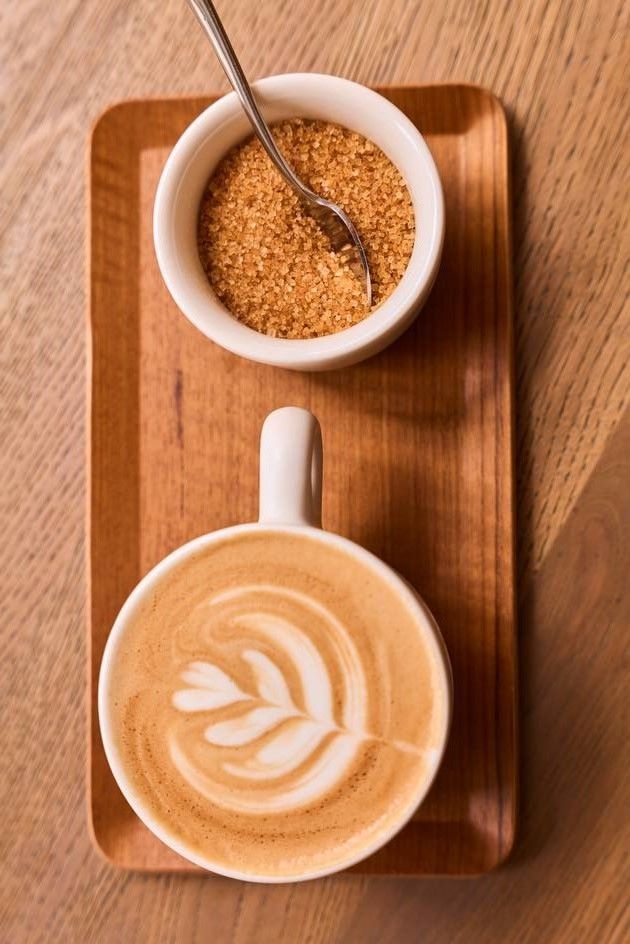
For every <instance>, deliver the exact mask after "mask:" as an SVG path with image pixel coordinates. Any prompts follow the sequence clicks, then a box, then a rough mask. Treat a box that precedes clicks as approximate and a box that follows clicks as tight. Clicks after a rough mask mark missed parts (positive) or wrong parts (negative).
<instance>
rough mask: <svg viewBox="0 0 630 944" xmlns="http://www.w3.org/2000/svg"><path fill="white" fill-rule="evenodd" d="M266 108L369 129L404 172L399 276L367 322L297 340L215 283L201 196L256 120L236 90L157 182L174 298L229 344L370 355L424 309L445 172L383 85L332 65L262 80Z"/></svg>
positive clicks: (272, 354)
mask: <svg viewBox="0 0 630 944" xmlns="http://www.w3.org/2000/svg"><path fill="white" fill-rule="evenodd" d="M254 90H255V94H256V99H257V101H258V103H259V105H260V108H261V110H262V112H263V114H264V116H265V118H266V119H267V120H268V121H270V122H273V121H279V120H282V119H286V118H294V117H301V118H310V119H320V120H326V121H332V122H335V123H337V124H339V125H343V126H344V127H346V128H349V129H351V130H352V131H357V132H359V133H360V134H362V135H363V136H364V137H366V138H369V139H370V140H371V141H373V142H374V143H375V144H376V145H378V147H379V148H380V149H381V150H382V151H383V152H384V153H385V154H386V155H387V156H388V157H389V159H390V160H391V161H392V163H394V164H395V165H396V167H397V168H398V169H399V171H400V173H401V174H402V176H403V178H404V180H405V182H406V184H407V187H408V189H409V193H410V194H411V199H412V202H413V208H414V214H415V224H416V238H415V242H414V248H413V252H412V255H411V259H410V260H409V265H408V266H407V270H406V272H405V274H404V276H403V278H402V279H401V281H400V283H399V284H398V286H397V287H396V289H395V290H394V292H393V293H392V294H391V295H390V297H389V298H388V299H387V300H386V301H385V302H383V304H382V305H380V306H379V307H378V308H377V309H376V310H375V311H374V312H373V313H372V314H371V315H369V316H368V317H367V318H365V319H364V320H363V321H362V322H360V323H359V324H356V325H353V326H352V327H351V328H346V329H345V330H344V331H340V332H338V333H337V334H332V335H327V336H326V337H322V338H309V339H306V340H290V339H286V338H272V337H268V336H267V335H264V334H260V333H259V332H257V331H254V330H253V329H251V328H248V327H246V326H245V325H244V324H241V323H240V322H239V321H237V320H236V319H235V318H234V317H233V316H232V315H231V314H230V313H229V311H228V310H227V308H226V307H225V306H224V305H223V304H222V303H221V302H220V301H219V300H218V299H217V297H216V296H215V294H214V293H213V291H212V289H211V287H210V285H209V283H208V280H207V278H206V275H205V273H204V271H203V268H202V266H201V262H200V260H199V255H198V252H197V216H198V210H199V203H200V201H201V197H202V194H203V191H204V188H205V186H206V183H207V181H208V179H209V177H210V176H211V174H212V172H213V170H214V168H215V167H216V165H217V164H218V162H219V161H220V160H221V159H222V158H223V157H224V156H225V154H226V153H227V152H228V151H229V150H230V148H232V147H234V145H235V144H237V143H238V142H239V141H241V140H243V139H244V138H246V137H247V136H248V135H250V134H251V127H250V125H249V122H248V120H247V118H246V116H245V113H244V112H243V110H242V108H241V106H240V104H239V101H238V99H237V97H236V94H235V93H234V92H232V93H231V94H229V95H226V96H224V97H223V98H221V99H219V100H218V101H217V102H215V103H214V105H211V106H210V107H209V108H207V109H206V110H205V111H204V112H202V114H201V115H199V117H198V118H196V119H195V121H193V123H192V124H191V125H190V126H189V127H188V128H187V129H186V131H184V133H183V135H182V136H181V138H180V139H179V141H178V142H177V144H176V145H175V147H174V148H173V150H172V152H171V154H170V156H169V158H168V160H167V162H166V165H165V167H164V171H163V172H162V176H161V178H160V182H159V185H158V189H157V194H156V199H155V209H154V217H153V234H154V241H155V250H156V254H157V259H158V264H159V266H160V270H161V272H162V276H163V278H164V281H165V282H166V285H167V287H168V290H169V292H170V293H171V295H172V296H173V299H174V301H175V302H176V304H177V305H178V306H179V308H180V309H181V310H182V312H183V313H184V315H185V316H186V317H187V318H188V320H189V321H191V322H192V323H193V324H194V325H195V326H196V327H197V328H199V330H200V331H201V332H202V333H203V334H205V335H206V337H208V338H210V339H211V340H213V341H215V342H216V343H217V344H220V345H221V346H222V347H224V348H226V349H227V350H228V351H232V352H233V353H234V354H239V355H240V356H241V357H247V358H249V359H250V360H254V361H260V362H261V363H263V364H273V365H275V366H277V367H288V368H293V369H295V370H324V369H327V368H330V367H342V366H345V365H348V364H354V363H356V362H357V361H360V360H363V359H364V358H366V357H370V356H371V355H372V354H376V353H377V352H378V351H380V350H382V349H383V348H384V347H385V346H386V345H388V344H390V343H391V342H392V341H393V340H395V338H397V337H398V336H399V335H400V334H401V333H402V332H403V331H404V330H405V328H407V327H408V325H409V324H410V323H411V322H412V321H413V319H414V318H415V316H416V315H417V314H418V312H419V310H420V308H421V307H422V305H423V304H424V302H425V301H426V298H427V296H428V294H429V291H430V289H431V286H432V284H433V281H434V279H435V276H436V274H437V270H438V266H439V261H440V255H441V251H442V244H443V239H444V200H443V196H442V187H441V184H440V178H439V176H438V172H437V169H436V166H435V163H434V161H433V158H432V157H431V153H430V151H429V149H428V147H427V145H426V144H425V141H424V139H423V137H422V135H421V134H420V132H419V131H418V130H417V128H416V127H415V125H413V124H412V123H411V121H409V119H408V118H407V117H406V116H405V115H403V113H402V112H401V111H400V110H399V109H398V108H396V107H395V106H394V105H392V104H391V102H389V101H387V99H385V98H383V97H382V96H381V95H378V94H377V93H376V92H373V91H371V90H370V89H367V88H365V87H364V86H362V85H357V83H356V82H350V81H348V80H347V79H341V78H338V77H337V76H332V75H317V74H313V73H298V74H294V75H275V76H271V77H269V78H266V79H261V80H260V81H259V82H256V83H255V85H254Z"/></svg>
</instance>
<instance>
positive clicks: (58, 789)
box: [0, 0, 630, 944]
mask: <svg viewBox="0 0 630 944" xmlns="http://www.w3.org/2000/svg"><path fill="white" fill-rule="evenodd" d="M220 9H221V12H222V13H223V15H224V16H225V21H226V25H227V27H228V29H229V31H230V33H231V35H232V37H233V39H234V43H235V45H236V47H237V49H238V51H239V52H240V53H241V54H242V58H243V61H244V65H245V67H246V68H247V70H248V72H249V73H250V74H251V75H252V76H260V75H264V74H268V73H272V72H285V71H290V70H299V69H306V70H321V71H330V72H336V73H338V74H342V75H347V76H349V77H351V78H354V79H356V80H358V81H360V82H363V83H365V84H379V83H381V84H385V83H399V84H403V83H407V84H413V83H416V84H417V83H420V82H423V83H426V82H442V81H458V80H459V81H467V82H474V83H478V84H480V85H484V86H487V87H489V88H491V89H492V90H493V91H494V92H495V93H496V94H497V95H498V96H499V97H500V99H501V100H502V102H503V104H504V105H505V106H506V108H507V109H508V114H509V116H510V135H511V142H512V145H513V151H514V161H513V181H514V236H515V240H514V261H515V288H516V308H515V312H516V369H517V379H518V383H517V398H516V407H517V446H518V448H517V470H518V502H517V508H518V525H519V527H518V538H519V554H518V565H519V581H520V637H521V641H522V660H521V661H522V672H521V684H522V689H523V698H522V712H521V715H522V717H521V731H522V736H523V759H522V773H523V776H522V787H523V789H522V809H521V826H520V840H519V841H518V842H517V847H516V854H515V857H514V859H513V861H512V863H511V864H510V865H509V866H507V867H506V868H505V869H503V870H501V871H500V872H498V873H496V874H491V875H489V876H488V877H486V878H484V879H480V880H472V881H465V882H449V881H442V882H438V881H436V882H434V881H427V880H421V881H416V880H394V879H366V878H362V877H356V876H346V877H342V878H338V879H331V880H329V881H324V882H317V883H312V884H309V885H304V886H300V887H283V888H273V889H263V888H256V887H252V886H241V885H238V884H237V883H234V882H229V881H220V880H216V881H215V880H206V879H205V878H197V877H175V876H163V877H162V876H160V877H152V878H146V877H144V878H143V877H139V876H125V875H122V874H120V873H118V872H117V871H116V870H114V869H112V868H111V867H109V866H108V865H106V864H105V863H104V862H103V861H101V860H99V859H98V858H97V857H96V856H95V855H94V853H93V851H92V848H91V844H90V841H89V838H88V835H87V829H86V812H85V800H84V758H85V745H86V731H85V722H84V701H85V684H84V664H85V647H84V635H83V626H84V612H85V600H86V587H85V580H84V576H83V575H84V570H85V544H84V537H83V518H84V497H85V415H84V402H85V382H86V374H85V329H84V317H85V315H84V313H85V291H84V272H83V267H84V263H83V260H84V256H85V249H84V233H85V209H84V208H85V186H84V175H83V167H84V152H85V142H86V138H87V136H88V132H89V129H90V126H91V124H92V123H93V121H94V120H95V119H96V117H97V116H98V115H99V114H100V113H101V112H102V111H103V109H104V108H105V107H106V106H107V105H108V104H110V103H111V102H112V101H116V100H119V99H122V98H139V99H141V98H146V97H159V96H177V95H207V94H209V93H210V92H211V91H222V90H224V89H225V88H226V84H225V80H224V79H223V76H222V74H221V72H220V69H219V67H218V65H217V64H216V63H215V61H214V59H213V57H212V54H211V53H210V52H209V50H208V48H207V44H206V43H205V41H204V39H203V36H202V35H201V33H200V31H199V30H198V28H197V26H196V25H195V23H194V20H193V18H192V16H191V14H190V13H189V11H188V10H187V9H186V6H185V4H184V3H182V2H181V0H165V2H163V3H161V4H160V5H159V7H156V5H155V4H154V3H149V2H148V0H136V2H134V3H133V4H129V3H127V2H125V0H103V2H101V3H99V4H92V3H80V2H79V0H59V2H58V3H56V4H52V5H51V4H46V5H44V4H43V3H42V2H41V0H24V2H23V3H21V4H14V5H11V6H7V5H5V6H4V7H3V9H2V12H1V14H0V16H1V17H2V27H3V28H2V30H0V43H2V50H1V51H0V62H2V64H3V66H2V79H3V89H4V90H6V95H5V96H4V97H5V101H6V104H5V108H4V112H3V114H2V118H1V119H0V120H1V122H2V125H1V130H0V135H1V140H2V143H3V162H2V167H1V169H0V175H1V178H0V179H1V183H2V196H3V215H2V235H3V242H2V254H1V255H0V260H1V261H0V272H1V278H2V286H3V292H2V314H1V321H0V325H1V327H0V336H1V345H0V350H1V361H0V363H1V365H2V367H1V372H0V424H1V431H2V432H1V443H2V456H3V460H2V464H1V467H0V520H1V522H2V535H3V539H2V541H1V542H0V585H1V590H2V600H3V608H2V617H1V621H2V642H3V662H2V667H3V684H2V687H1V694H0V699H1V705H2V717H3V722H4V723H3V726H2V735H1V738H2V751H1V752H0V773H1V775H0V810H2V814H1V815H2V824H1V829H0V869H1V870H2V879H1V885H0V927H1V928H2V933H1V937H2V938H3V939H6V940H7V941H10V942H11V944H14V942H15V944H22V942H31V941H46V942H50V941H63V942H73V941H76V942H86V941H98V942H106V941H118V940H125V941H134V940H156V939H159V940H160V941H178V942H185V941H200V942H201V941H207V940H208V939H211V940H213V941H217V942H221V941H234V942H236V944H243V942H247V944H249V942H252V941H253V942H258V941H260V942H265V941H274V942H276V941H277V942H287V944H288V942H291V944H292V942H294V941H308V942H309V944H312V942H330V941H358V940H360V941H368V942H371V941H379V944H380V942H388V941H397V942H399V941H405V942H406V941H416V940H421V941H423V942H428V944H432V942H437V944H442V942H448V944H451V942H455V944H463V942H465V944H470V942H473V944H476V942H481V944H485V942H494V941H496V940H501V941H506V942H519V944H520V942H525V944H529V942H532V944H534V942H536V944H539V942H541V941H544V942H547V941H552V942H556V941H557V942H570V944H574V942H575V941H577V940H579V941H580V942H586V944H590V942H593V944H607V942H621V941H625V940H626V939H627V937H628V927H627V916H626V911H625V910H624V895H623V890H624V888H625V886H627V874H626V873H625V872H624V869H626V870H627V866H626V865H625V860H624V858H623V851H624V831H623V824H624V816H623V813H624V811H623V808H622V805H621V804H622V800H621V794H622V791H623V790H624V789H625V790H626V792H627V783H628V770H627V763H626V762H625V755H624V730H623V719H624V700H623V694H624V693H623V687H622V679H621V678H620V672H621V667H622V666H623V657H624V652H625V630H626V629H627V626H628V623H629V622H630V613H629V612H628V592H627V589H626V588H627V573H628V559H627V553H628V542H627V532H628V516H629V514H630V509H629V508H628V500H627V482H628V478H629V471H630V470H629V468H628V430H629V429H630V414H628V412H627V399H628V398H627V381H624V377H623V374H622V368H623V366H624V365H625V364H626V363H627V361H628V359H629V357H628V355H629V350H628V317H627V302H626V293H625V289H626V285H627V280H626V281H625V279H626V276H625V273H626V261H627V256H628V239H627V235H626V234H627V215H626V212H625V205H624V196H625V194H626V193H627V189H628V187H627V184H628V173H627V170H626V169H625V166H626V165H625V164H624V160H623V158H624V154H625V153H627V146H628V127H629V124H628V107H627V96H626V94H625V93H626V88H625V86H626V76H627V68H626V65H627V61H628V47H627V36H628V13H629V11H628V7H627V5H625V4H623V3H622V0H610V2H609V0H563V2H561V0H528V2H527V3H511V4H507V3H502V2H499V0H472V2H470V3H461V2H460V0H444V2H443V3H439V4H436V3H425V2H409V0H387V2H386V0H320V2H319V3H312V2H310V0H292V2H290V3H289V2H288V0H259V2H257V3H255V4H254V3H251V2H250V0H232V2H231V3H229V4H227V3H226V2H223V3H222V4H220ZM586 578H588V579H586ZM611 719H613V720H612V723H611ZM582 732H585V738H584V743H583V747H582V740H581V735H582ZM583 748H584V749H583ZM624 922H625V923H624Z"/></svg>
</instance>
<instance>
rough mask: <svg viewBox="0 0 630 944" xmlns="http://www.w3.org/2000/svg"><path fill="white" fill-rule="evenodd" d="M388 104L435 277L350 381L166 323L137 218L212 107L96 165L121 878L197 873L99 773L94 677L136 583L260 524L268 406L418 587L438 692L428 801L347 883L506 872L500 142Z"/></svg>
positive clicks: (476, 127) (407, 101)
mask: <svg viewBox="0 0 630 944" xmlns="http://www.w3.org/2000/svg"><path fill="white" fill-rule="evenodd" d="M381 91H382V93H383V94H384V95H385V96H386V97H387V98H389V99H391V101H393V102H394V103H395V104H396V105H398V107H399V108H401V109H402V110H403V111H404V112H406V114H407V115H408V116H409V117H410V118H411V120H412V121H413V122H414V123H415V124H416V125H417V126H418V128H419V129H420V130H421V131H422V132H423V134H424V135H425V136H426V138H427V140H428V143H429V146H430V147H431V150H432V152H433V154H434V156H435V159H436V161H437V164H438V168H439V170H440V173H441V176H442V180H443V183H444V191H445V195H446V233H447V237H446V247H445V253H444V259H443V262H442V267H441V271H440V275H439V277H438V281H437V283H436V285H435V288H434V290H433V293H432V295H431V298H430V300H429V302H428V304H427V306H426V307H425V309H424V310H423V311H422V313H421V314H420V317H419V318H418V320H417V321H416V323H415V325H414V326H413V327H412V328H411V329H410V330H409V331H407V333H406V334H405V335H404V336H403V337H402V338H401V339H400V340H399V341H398V342H397V343H396V344H394V345H393V347H390V348H389V349H388V350H387V351H385V352H384V353H383V354H381V355H379V356H377V357H375V358H372V359H371V360H369V361H367V362H365V363H363V364H360V365H358V366H356V367H353V368H349V369H344V370H339V371H331V372H328V373H323V374H300V373H293V372H289V371H283V370H279V369H275V368H270V367H263V366H259V365H256V364H252V363H249V362H247V361H245V360H241V359H239V358H237V357H235V356H233V355H232V354H228V353H226V352H225V351H223V350H221V349H220V348H218V347H216V346H215V345H214V344H212V343H211V342H210V341H208V340H206V339H205V338H204V337H203V336H202V335H201V334H199V333H198V332H197V331H196V330H195V329H194V328H193V327H192V326H191V325H190V324H189V323H188V322H187V321H186V320H185V318H184V317H183V316H182V315H181V314H180V313H179V312H178V310H177V309H176V307H175V305H174V303H173V302H172V301H171V299H170V297H169V295H168V293H167V291H166V288H165V287H164V285H163V283H162V279H161V277H160V274H159V272H158V268H157V264H156V261H155V257H154V252H153V242H152V234H151V214H152V208H153V198H154V193H155V187H156V183H157V180H158V177H159V175H160V172H161V170H162V166H163V164H164V160H165V158H166V156H167V154H168V151H169V149H170V148H171V147H172V145H173V144H174V142H175V140H176V138H177V137H178V136H179V135H180V134H181V132H182V131H183V130H184V128H185V127H186V125H188V124H189V122H190V121H192V119H193V118H194V117H195V116H196V115H197V114H198V113H199V112H200V111H201V110H202V109H203V108H204V107H206V105H208V104H209V101H210V100H209V99H194V100H190V99H186V100H172V101H149V102H128V103H124V104H121V105H117V106H115V107H114V108H112V109H110V110H109V111H107V112H106V113H105V114H104V115H103V116H102V118H101V119H100V120H99V122H98V124H97V125H96V127H95V129H94V132H93V136H92V142H91V152H90V163H89V173H90V182H89V184H90V216H89V226H90V312H91V330H92V337H91V340H92V377H91V394H92V395H91V452H90V461H91V464H90V483H91V494H90V499H89V525H88V527H89V548H90V563H89V578H90V586H91V604H90V613H89V625H88V634H89V640H90V646H89V653H90V655H89V659H90V714H91V722H90V723H91V738H90V758H89V777H88V779H89V806H90V814H91V817H90V818H91V826H92V831H93V836H94V840H95V842H96V843H97V845H98V847H100V849H101V850H102V852H103V853H104V854H105V855H106V856H107V857H108V858H109V859H111V860H112V861H113V862H115V863H116V864H117V865H119V866H123V867H126V868H133V869H143V870H148V871H163V870H188V871H198V870H197V869H196V868H195V867H194V866H192V865H189V864H188V863H186V862H184V861H183V860H182V859H180V858H179V857H178V856H176V855H175V854H174V853H171V852H170V851H169V850H168V849H167V848H166V847H165V846H163V845H162V844H161V843H160V842H159V841H158V840H157V839H154V838H153V836H152V835H151V834H150V833H149V832H148V831H147V830H146V829H145V828H144V827H143V826H142V825H141V823H140V822H139V821H138V820H137V819H136V817H135V816H134V814H133V813H132V812H131V810H130V809H129V807H128V806H127V804H126V803H125V801H124V800H123V798H122V796H121V794H120V793H119V791H118V789H117V787H116V784H115V783H114V780H113V778H112V776H111V774H110V772H109V768H108V766H107V763H106V760H105V757H104V754H103V748H102V745H101V741H100V736H99V731H98V723H97V717H96V680H97V675H98V668H99V664H100V661H101V653H102V650H103V645H104V643H105V639H106V637H107V634H108V632H109V629H110V626H111V624H112V622H113V620H114V617H115V616H116V613H117V611H118V609H119V607H120V605H121V604H122V602H123V600H124V599H125V597H126V596H127V594H128V593H129V591H130V590H131V589H132V587H133V586H134V584H135V583H136V582H137V581H138V580H139V578H140V577H141V576H142V575H143V574H144V573H146V571H147V570H149V568H150V567H152V566H153V564H155V563H156V562H157V561H158V560H159V559H160V558H161V557H163V556H164V555H165V554H166V553H167V552H168V551H170V550H172V549H173V548H175V547H176V546H177V545H179V544H182V543H183V542H184V541H187V540H188V539H189V538H192V537H195V536H196V535H198V534H202V533H203V532H206V531H212V530H214V529H215V528H221V527H223V526H225V525H229V524H234V523H236V522H239V521H250V520H253V519H254V518H255V517H256V512H257V475H258V436H259V432H260V426H261V423H262V421H263V419H264V417H265V415H266V414H267V413H268V412H269V411H270V410H272V409H274V408H276V407H278V406H281V405H286V404H293V405H298V406H305V407H308V408H309V409H311V410H312V411H313V412H314V413H315V414H316V415H317V416H318V417H319V419H320V421H321V424H322V428H323V434H324V441H325V462H326V467H325V485H324V493H325V499H324V523H325V525H326V526H327V527H328V528H329V529H331V530H333V531H338V532H339V533H340V534H344V535H347V536H348V537H350V538H352V539H353V540H355V541H358V542H359V543H360V544H363V545H365V546H366V547H368V548H369V549H370V550H372V551H374V553H375V554H378V555H379V557H382V558H384V560H386V561H388V562H389V563H390V564H392V565H393V566H394V567H395V568H396V569H397V570H399V571H400V572H401V573H402V574H404V576H405V577H407V578H408V579H409V580H410V581H411V583H412V584H414V585H415V586H416V587H418V589H419V590H420V591H421V593H422V594H423V596H424V597H425V599H426V600H427V602H428V603H429V605H430V607H431V609H432V610H433V612H434V613H435V616H436V618H437V620H438V622H439V624H440V626H441V628H442V631H443V633H444V637H445V639H446V643H447V646H448V649H449V652H450V655H451V659H452V663H453V671H454V679H455V712H454V724H453V731H452V735H451V739H450V743H449V748H448V752H447V756H446V759H445V762H444V765H443V768H442V770H441V772H440V774H439V777H438V780H437V782H436V784H435V786H434V788H433V790H432V792H431V795H430V797H429V798H428V800H427V801H426V802H425V804H424V805H423V806H422V807H421V809H420V810H419V811H418V813H417V814H416V817H415V819H414V820H413V821H412V822H411V823H410V824H409V825H408V826H407V827H406V828H405V829H404V830H403V832H402V833H400V834H399V835H398V836H397V837H396V838H395V839H394V840H393V841H392V842H390V843H389V844H388V845H387V846H386V847H385V848H384V849H382V850H381V851H380V852H378V853H377V854H375V855H374V856H372V857H371V858H370V859H369V860H367V861H366V862H364V863H362V864H361V865H360V866H358V867H355V869H354V870H353V871H358V872H363V873H369V874H388V875H392V874H396V875H427V874H442V875H471V874H476V873H480V872H484V871H486V870H488V869H491V868H492V867H493V866H495V865H497V864H498V863H499V862H501V861H502V860H503V859H504V858H505V857H506V855H507V854H508V852H509V850H510V848H511V845H512V841H513V836H514V825H515V794H516V768H515V750H516V744H515V719H516V713H515V687H516V666H515V659H516V642H515V610H514V559H513V539H514V516H513V446H512V435H513V407H512V381H513V369H512V310H511V272H510V253H511V247H510V215H509V214H510V211H509V173H508V155H507V130H506V121H505V116H504V113H503V110H502V108H501V106H500V105H499V103H498V102H497V100H496V99H495V98H493V96H492V95H490V94H489V93H488V92H486V91H484V90H482V89H478V88H473V87H469V86H461V85H451V86H429V87H422V88H387V89H384V90H381Z"/></svg>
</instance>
